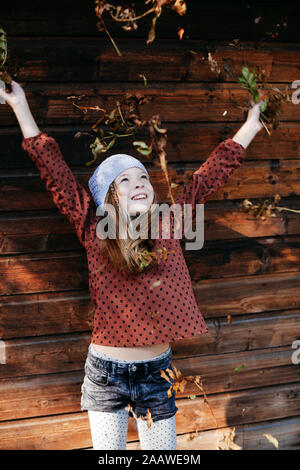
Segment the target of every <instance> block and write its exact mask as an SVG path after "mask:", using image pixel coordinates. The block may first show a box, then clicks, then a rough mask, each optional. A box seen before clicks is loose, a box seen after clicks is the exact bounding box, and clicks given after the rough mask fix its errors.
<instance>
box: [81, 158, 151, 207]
mask: <svg viewBox="0 0 300 470" xmlns="http://www.w3.org/2000/svg"><path fill="white" fill-rule="evenodd" d="M132 167H138V168H141V169H142V170H144V171H145V173H146V174H147V175H148V176H149V173H148V171H147V169H146V168H145V166H144V165H143V164H142V162H140V161H139V160H138V159H137V158H134V157H132V156H131V155H127V154H125V153H116V154H115V155H111V156H110V157H107V158H106V159H105V160H104V161H103V162H102V163H100V165H98V167H97V168H96V170H95V171H94V173H93V175H92V176H91V178H90V179H89V181H88V184H89V188H90V190H91V193H92V195H93V198H94V201H95V203H96V206H97V209H98V208H100V209H99V212H101V214H100V215H104V213H105V207H104V201H105V197H106V194H107V192H108V189H109V186H110V184H111V183H112V182H113V181H114V179H115V178H116V177H117V176H118V175H119V174H120V173H121V172H122V171H124V170H126V169H127V168H132Z"/></svg>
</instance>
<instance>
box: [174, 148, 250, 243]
mask: <svg viewBox="0 0 300 470" xmlns="http://www.w3.org/2000/svg"><path fill="white" fill-rule="evenodd" d="M245 157H246V149H245V148H244V147H243V146H242V145H241V144H239V143H237V142H235V141H234V140H232V139H226V140H224V141H222V142H220V143H219V144H218V145H217V146H216V148H215V149H214V150H213V151H212V153H211V154H210V155H209V157H208V158H207V159H206V160H205V162H204V163H203V164H202V165H201V166H200V168H198V170H196V171H195V172H194V173H193V178H192V182H191V183H190V184H188V185H186V186H185V187H184V188H183V191H182V193H181V194H180V195H179V196H178V197H176V198H175V199H174V201H175V203H176V204H180V205H181V206H182V207H183V204H191V205H192V206H191V208H192V218H194V217H195V215H196V204H204V203H205V202H206V200H207V199H208V197H209V196H211V195H212V194H213V193H214V192H215V191H217V189H219V188H221V187H222V186H224V185H225V184H226V183H227V181H228V179H229V178H230V177H231V176H232V174H233V173H234V171H235V170H236V169H237V168H239V167H240V166H241V165H242V163H243V162H244V160H245ZM183 225H184V224H183V222H182V229H183V228H184V227H183ZM182 236H183V234H182Z"/></svg>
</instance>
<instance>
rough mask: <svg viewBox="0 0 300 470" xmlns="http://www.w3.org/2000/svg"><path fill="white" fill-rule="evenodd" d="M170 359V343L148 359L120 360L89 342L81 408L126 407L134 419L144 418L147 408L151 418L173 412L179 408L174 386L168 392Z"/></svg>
mask: <svg viewBox="0 0 300 470" xmlns="http://www.w3.org/2000/svg"><path fill="white" fill-rule="evenodd" d="M171 362H172V349H171V347H169V349H168V350H167V351H165V352H163V353H162V354H160V355H159V356H156V357H154V358H152V359H150V360H149V359H148V360H141V361H123V360H119V359H114V358H111V357H109V356H107V355H105V354H102V353H100V352H99V351H96V350H95V349H94V348H93V346H92V344H90V346H89V349H88V355H87V358H86V362H85V366H84V372H85V376H84V381H83V384H82V386H81V410H82V411H83V410H93V411H107V412H113V411H117V410H120V409H122V408H126V409H127V410H128V412H129V416H131V417H134V418H136V419H137V418H141V419H146V416H147V410H149V411H150V413H151V417H152V420H153V422H155V421H159V420H161V419H166V418H170V417H171V416H174V415H175V413H176V412H177V411H178V408H177V407H176V405H175V395H176V393H175V390H173V388H172V390H170V392H172V393H170V397H169V396H168V390H169V389H170V387H172V385H173V384H174V380H173V379H172V378H171V377H170V376H169V375H168V372H167V371H166V369H168V368H169V369H171V370H172V367H171ZM160 370H163V371H164V372H165V373H166V375H167V377H169V380H170V382H168V381H167V380H166V379H165V378H163V377H162V376H161V375H160Z"/></svg>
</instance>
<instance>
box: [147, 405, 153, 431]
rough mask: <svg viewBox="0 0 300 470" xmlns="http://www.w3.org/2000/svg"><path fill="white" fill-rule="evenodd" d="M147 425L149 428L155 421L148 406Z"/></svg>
mask: <svg viewBox="0 0 300 470" xmlns="http://www.w3.org/2000/svg"><path fill="white" fill-rule="evenodd" d="M146 416H147V425H148V428H151V426H152V423H153V420H152V416H151V413H150V410H149V408H147V415H146Z"/></svg>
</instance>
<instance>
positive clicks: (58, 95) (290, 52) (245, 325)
mask: <svg viewBox="0 0 300 470" xmlns="http://www.w3.org/2000/svg"><path fill="white" fill-rule="evenodd" d="M17 3H18V5H17ZM116 3H118V2H116ZM188 4H192V5H188V12H187V14H186V16H185V17H179V16H178V15H176V14H175V13H172V12H169V13H168V14H166V13H164V14H162V16H161V18H160V19H159V21H158V23H157V38H156V40H155V41H154V42H153V43H152V44H150V45H148V46H147V45H146V37H147V34H148V30H149V26H150V22H149V20H148V21H147V23H146V25H145V26H144V27H142V26H141V23H139V29H138V31H136V32H131V33H126V32H125V31H122V30H121V29H119V28H117V27H116V26H115V25H114V24H112V23H111V22H109V21H108V22H107V26H108V27H109V29H110V32H111V34H112V35H113V37H114V39H115V40H116V42H117V44H118V46H119V48H120V50H121V51H122V54H123V55H122V57H119V56H117V54H116V52H115V50H114V49H113V47H112V45H111V43H110V41H109V40H108V39H107V37H106V36H105V34H104V33H100V32H98V30H97V28H96V22H97V18H96V16H95V14H94V4H93V2H82V1H79V0H75V1H74V2H71V4H70V2H66V1H65V0H60V2H56V1H53V2H46V1H36V0H35V1H31V2H28V3H26V4H25V3H24V2H16V1H14V0H12V1H10V2H6V4H5V6H4V7H3V8H1V24H0V26H1V27H3V28H4V29H5V30H6V32H7V34H8V43H9V50H10V54H11V57H12V58H15V59H17V61H18V63H19V66H20V69H19V73H18V77H17V81H19V82H22V83H24V88H25V90H26V94H27V97H28V101H29V104H30V106H31V109H32V113H33V115H34V117H35V119H36V121H37V123H38V126H39V127H40V129H41V130H44V131H46V132H48V133H49V134H51V135H53V136H54V137H55V138H56V139H57V141H58V142H59V145H60V147H61V150H62V152H63V155H64V157H65V160H66V161H67V163H68V164H69V165H70V167H71V168H72V170H73V171H74V174H75V175H76V177H77V178H78V180H79V181H80V182H81V183H82V184H84V185H85V186H86V187H87V181H88V178H89V176H90V174H91V172H92V171H93V169H92V168H91V167H87V166H86V165H85V163H86V162H87V161H89V160H90V159H91V153H90V151H89V143H90V142H89V141H88V140H87V139H83V140H80V139H74V134H75V133H76V132H77V131H79V130H84V129H86V130H87V129H89V128H90V127H91V125H92V124H93V123H94V122H95V121H96V116H97V115H96V114H89V115H87V116H84V115H83V114H82V112H80V111H79V110H78V109H76V108H75V107H73V106H72V104H71V102H70V100H68V99H67V97H68V96H70V95H78V94H86V95H87V98H86V101H85V103H87V104H95V102H96V101H97V103H98V104H99V105H100V106H101V105H103V106H104V107H106V108H109V107H110V106H111V105H112V104H114V103H115V100H116V99H118V98H120V97H121V96H122V95H123V93H124V92H126V91H128V90H131V91H140V92H141V93H143V94H144V95H147V96H148V95H150V96H152V97H153V101H152V103H151V105H150V104H149V105H147V106H145V107H144V109H143V113H145V114H144V116H149V117H150V116H151V115H152V114H155V113H158V114H159V115H160V116H161V119H162V121H163V124H165V125H166V126H167V128H168V147H167V152H168V156H167V159H168V168H169V171H170V175H171V177H172V178H173V181H174V182H179V183H183V182H188V181H189V180H190V178H191V175H192V172H193V171H194V170H196V169H197V168H198V167H199V166H200V165H201V163H202V162H203V161H204V160H205V159H206V158H207V157H208V155H209V153H210V152H211V151H212V150H213V149H214V147H215V146H216V145H217V144H218V143H219V142H221V141H222V140H223V139H225V138H228V137H232V136H233V135H234V133H235V132H236V131H237V130H238V129H239V127H240V126H241V125H242V123H243V122H244V119H245V115H244V114H243V112H242V111H241V110H238V109H236V108H234V107H232V106H229V105H230V100H231V99H236V100H237V101H240V102H241V101H243V100H244V99H246V98H247V93H246V92H245V91H244V90H243V89H242V88H241V87H240V86H239V85H238V84H237V83H235V82H234V81H233V80H232V78H231V77H230V76H222V77H220V78H219V79H218V78H217V77H216V74H215V73H213V72H212V71H211V69H210V66H209V64H208V61H207V60H202V57H204V58H205V59H207V54H208V52H211V53H212V56H213V58H214V59H215V60H217V61H218V62H219V63H220V64H222V65H224V64H227V65H229V66H230V67H241V66H242V65H243V63H244V62H245V61H246V62H247V63H248V64H249V65H250V66H253V67H254V66H255V65H257V66H264V68H265V70H266V71H267V74H268V79H269V82H270V83H271V84H272V86H277V87H279V88H281V89H283V88H284V87H285V86H290V85H291V83H292V82H293V81H294V80H297V79H298V80H299V79H300V71H299V64H300V33H299V26H298V22H299V7H298V6H297V5H298V2H296V1H293V2H290V1H287V2H284V3H283V2H279V1H272V2H270V1H257V2H249V1H247V2H243V1H239V2H234V1H222V2H221V1H214V2H188ZM70 5H71V6H70ZM260 16H261V20H260V21H259V22H258V23H255V21H254V20H255V18H258V17H260ZM283 21H285V22H286V26H283V25H281V26H279V27H277V26H276V24H281V23H282V22H283ZM178 26H182V27H184V28H185V36H184V38H183V40H182V41H180V40H179V39H178V37H177V27H178ZM272 31H273V32H276V31H278V32H279V35H278V36H277V37H275V38H274V39H272V36H271V35H270V34H266V32H272ZM236 38H239V39H240V42H241V44H242V48H240V49H239V48H236V47H233V46H230V45H229V43H230V42H232V41H233V40H234V39H236ZM190 50H193V51H196V52H198V55H195V54H193V53H191V52H190ZM139 74H144V75H145V76H146V78H147V81H148V86H147V87H146V88H145V87H144V84H143V80H142V79H141V77H139ZM225 110H227V111H228V112H227V114H225V115H224V111H225ZM281 120H282V122H281V125H280V127H279V128H278V129H277V130H276V131H275V132H274V134H273V136H272V138H271V139H269V138H268V136H267V134H266V133H265V132H264V131H262V132H260V133H259V135H257V137H256V138H255V140H254V141H253V142H252V143H251V145H250V146H249V147H248V149H247V158H246V161H245V163H244V164H243V166H242V167H241V168H240V169H239V170H237V172H236V173H235V174H234V176H233V177H232V178H231V179H230V180H229V182H228V183H227V184H226V186H224V187H223V188H221V189H220V190H219V191H218V192H216V193H215V194H214V195H213V196H212V197H211V198H210V200H209V201H208V202H207V204H206V205H205V244H204V248H203V249H202V250H199V251H186V252H185V255H186V260H187V264H188V267H189V269H190V273H191V277H192V281H193V287H194V291H195V294H196V298H197V301H198V302H199V307H200V309H201V311H202V312H203V314H204V316H205V318H206V321H207V324H208V327H209V333H208V334H207V335H205V336H204V337H201V336H199V337H198V338H191V339H189V338H187V339H186V340H181V341H178V342H175V343H173V344H172V349H173V355H174V356H173V357H174V364H175V365H176V366H177V367H178V368H179V369H180V370H181V371H182V372H183V374H184V375H199V374H200V375H201V376H202V378H203V384H204V387H205V390H206V393H207V397H208V400H209V403H210V406H211V408H212V409H213V412H214V414H215V416H216V418H217V422H218V427H217V428H216V426H215V422H214V420H213V418H212V416H211V414H210V412H209V409H208V407H207V405H206V404H205V403H204V401H203V396H202V394H201V393H199V390H198V389H197V388H196V387H195V386H194V385H187V386H186V389H185V390H184V392H182V393H178V394H177V400H176V404H177V406H178V408H179V411H178V413H177V414H176V425H177V434H178V449H224V448H228V442H229V448H236V449H274V446H273V444H272V443H271V442H270V441H269V440H268V439H267V438H266V437H265V434H270V435H272V436H274V437H275V438H276V439H277V440H278V442H279V447H280V448H281V449H295V448H298V449H299V447H300V435H299V427H300V426H299V424H300V402H299V396H300V377H299V370H300V366H299V365H295V364H293V363H292V359H291V356H292V353H293V352H294V351H295V350H294V349H292V343H293V341H295V340H297V339H298V338H299V337H300V322H299V320H300V289H299V288H300V272H299V261H300V215H299V214H298V213H293V212H283V213H282V216H281V217H279V218H271V219H266V220H265V221H259V220H257V219H255V218H253V217H251V216H249V215H247V214H244V213H242V212H241V210H240V209H239V205H238V204H239V203H240V202H241V201H243V200H244V199H245V198H249V199H253V198H254V199H255V198H264V199H265V198H271V197H272V196H274V195H275V194H277V193H278V194H280V195H281V197H282V200H281V202H280V205H282V206H285V207H290V208H294V209H298V210H300V159H299V157H300V142H299V139H300V105H288V104H285V105H284V106H283V110H282V115H281ZM0 122H1V128H0V139H1V140H0V141H1V146H0V152H1V158H0V166H1V169H0V171H1V198H0V205H1V212H0V233H1V258H0V261H1V270H0V276H1V293H0V294H1V299H0V302H1V304H0V305H1V317H0V338H1V342H0V449H83V448H91V437H90V431H89V424H88V417H87V413H86V412H81V411H80V386H81V382H82V380H83V364H84V361H85V358H86V353H87V347H88V344H89V341H90V335H91V328H92V318H91V310H92V305H91V303H90V300H89V291H88V271H87V263H86V257H85V252H84V250H83V248H82V247H81V246H80V244H79V242H78V240H77V238H76V235H75V233H74V231H73V229H72V227H71V226H70V224H69V223H68V221H67V219H65V218H64V217H63V216H62V215H61V214H60V213H59V212H58V210H57V208H56V207H55V206H54V204H53V202H52V199H51V197H50V195H49V193H48V192H47V191H46V189H45V185H44V183H42V182H41V180H40V178H39V173H38V171H37V169H36V168H35V166H34V165H33V164H32V162H31V160H30V159H29V157H28V155H27V154H26V153H25V152H24V151H23V150H22V148H21V142H22V134H21V131H20V128H19V126H18V123H17V121H16V118H15V116H14V114H13V113H12V111H11V109H10V108H9V106H7V105H1V106H0ZM122 145H123V143H122ZM126 148H127V147H126ZM121 149H123V150H124V149H125V148H124V147H122V146H121V145H116V146H115V147H113V151H114V153H115V152H117V151H119V150H121ZM130 151H131V152H132V153H133V154H134V155H135V156H137V157H138V158H141V157H140V155H139V154H137V153H135V151H134V149H133V147H130ZM141 160H142V161H144V162H147V160H144V159H143V158H141ZM148 168H149V170H150V174H151V177H153V181H154V185H155V186H156V189H158V187H159V188H161V187H162V190H163V192H164V194H165V195H166V187H165V186H162V185H161V183H162V181H161V176H160V175H159V174H158V171H157V169H156V168H154V167H151V166H149V167H148ZM216 294H217V295H216ZM228 315H230V316H231V321H230V322H228ZM241 364H243V365H244V367H243V369H242V370H241V371H240V372H235V371H234V369H235V368H236V367H237V366H240V365H241ZM191 395H196V398H194V399H192V398H189V397H190V396H191ZM127 448H128V449H139V448H140V447H139V441H138V435H137V431H136V428H135V422H134V420H133V419H132V418H130V424H129V430H128V444H127Z"/></svg>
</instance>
